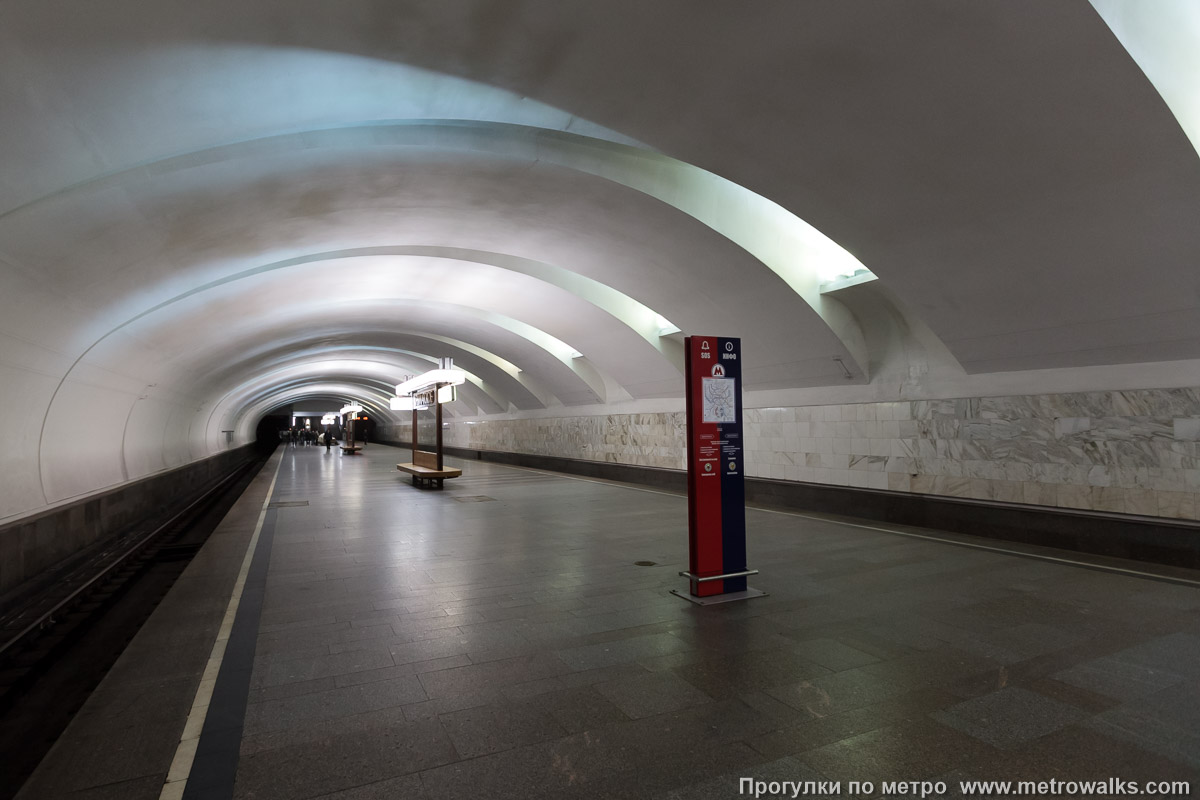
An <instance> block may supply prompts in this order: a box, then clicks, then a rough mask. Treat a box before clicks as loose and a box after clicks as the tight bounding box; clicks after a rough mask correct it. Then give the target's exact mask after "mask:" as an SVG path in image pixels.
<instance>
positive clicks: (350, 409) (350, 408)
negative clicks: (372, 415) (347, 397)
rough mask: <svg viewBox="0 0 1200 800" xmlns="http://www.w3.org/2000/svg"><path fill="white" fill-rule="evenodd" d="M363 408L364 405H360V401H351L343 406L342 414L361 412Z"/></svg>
mask: <svg viewBox="0 0 1200 800" xmlns="http://www.w3.org/2000/svg"><path fill="white" fill-rule="evenodd" d="M362 410H363V408H362V406H360V405H359V404H358V403H349V404H348V405H344V406H342V411H341V413H342V414H357V413H358V412H360V411H362Z"/></svg>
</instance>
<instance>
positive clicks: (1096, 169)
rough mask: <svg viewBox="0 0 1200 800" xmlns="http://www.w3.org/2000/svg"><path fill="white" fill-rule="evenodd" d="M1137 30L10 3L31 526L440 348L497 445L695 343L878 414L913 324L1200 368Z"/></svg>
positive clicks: (753, 8)
mask: <svg viewBox="0 0 1200 800" xmlns="http://www.w3.org/2000/svg"><path fill="white" fill-rule="evenodd" d="M1168 7H1169V9H1174V11H1172V12H1171V13H1176V14H1179V13H1184V12H1182V11H1180V9H1181V8H1183V6H1181V5H1180V4H1178V3H1174V4H1172V3H1167V4H1164V6H1162V7H1160V8H1168ZM1097 8H1098V9H1099V10H1100V11H1101V12H1103V13H1104V14H1105V16H1104V17H1103V18H1102V16H1101V14H1100V13H1098V12H1097ZM1131 13H1132V12H1130V13H1125V9H1124V8H1123V7H1121V6H1120V5H1119V4H1114V3H1102V2H1097V7H1096V8H1093V6H1092V5H1089V4H1088V3H1086V2H1082V0H1054V1H1053V2H1046V1H1045V0H986V1H982V2H971V3H963V2H960V1H959V0H911V1H910V2H891V3H878V2H874V0H803V1H802V2H798V1H797V0H763V1H762V2H755V3H749V4H746V3H723V2H695V0H656V2H652V3H647V2H644V0H604V1H603V2H594V0H593V1H592V2H583V1H582V0H512V1H511V2H496V1H495V0H449V1H446V0H424V1H422V2H414V1H407V0H406V1H404V2H397V0H339V2H336V3H331V2H327V1H325V0H253V2H246V1H245V0H237V1H236V2H234V1H233V0H208V2H203V3H194V2H193V3H185V2H182V1H181V0H107V1H106V2H97V3H79V2H74V1H70V2H68V1H67V0H5V2H3V3H0V400H2V402H3V403H4V405H5V407H6V408H7V409H13V410H15V411H16V410H19V414H20V418H21V419H22V420H23V421H22V423H21V424H20V425H19V426H16V427H17V429H16V430H15V431H13V432H12V433H11V434H10V435H9V437H8V444H9V447H10V448H11V449H10V450H9V454H10V455H9V456H7V457H6V458H8V459H10V460H8V461H6V465H5V467H4V470H3V474H2V475H0V478H3V481H2V483H3V486H2V487H0V518H3V517H6V516H13V515H16V514H20V513H23V512H27V511H29V510H31V509H36V508H38V507H41V506H44V505H46V504H48V503H54V502H56V501H60V500H63V499H66V498H70V497H74V496H77V495H79V494H81V493H84V492H87V491H90V490H92V489H96V488H99V487H103V486H107V485H111V484H114V483H119V482H121V481H124V480H129V479H132V478H135V477H138V476H140V475H144V474H147V473H150V472H153V471H156V470H159V469H163V468H166V467H170V466H175V465H178V464H181V463H185V462H187V461H190V460H194V459H196V458H200V457H203V456H205V455H208V454H210V453H213V452H216V451H219V450H221V449H223V448H224V447H226V446H228V444H227V441H226V436H225V434H224V433H223V432H224V431H234V434H233V435H232V437H231V439H230V441H232V442H233V443H235V444H236V443H238V442H242V441H246V440H247V439H248V438H249V437H250V436H252V434H253V426H254V423H255V422H256V420H257V419H258V418H259V417H261V415H262V414H263V413H265V412H267V411H268V410H270V409H271V408H274V407H278V406H280V405H282V404H285V403H292V402H302V401H306V400H307V401H311V400H314V399H318V398H349V397H355V398H357V399H360V400H362V401H364V402H366V403H368V404H369V405H370V406H371V407H372V408H379V407H380V406H382V407H386V400H387V397H388V394H389V390H390V387H391V386H392V385H394V384H395V383H397V382H398V381H399V380H401V379H402V378H403V377H404V376H405V375H406V374H411V373H416V372H421V371H424V369H426V368H428V367H429V366H430V365H431V364H432V362H433V361H434V360H436V359H437V358H439V357H443V356H451V357H453V358H454V359H455V362H456V364H457V365H458V366H460V367H462V368H463V369H465V370H467V372H468V374H469V381H468V384H467V385H466V386H464V387H463V389H462V391H461V392H460V395H459V398H460V399H459V401H458V402H457V403H455V404H454V407H453V408H452V409H451V410H450V413H452V414H458V415H466V416H478V415H487V414H499V413H513V412H520V411H534V410H539V409H547V408H555V407H558V406H563V407H581V406H597V405H602V406H605V407H612V408H617V407H622V406H623V404H624V405H629V404H631V403H634V404H635V403H636V402H637V401H642V400H648V399H653V398H670V397H678V396H680V394H681V392H682V381H681V377H680V370H681V358H682V356H681V336H682V334H681V333H673V332H671V331H672V330H674V329H676V328H678V329H681V331H682V332H683V333H693V332H694V333H708V334H719V335H728V336H740V337H742V338H743V339H744V345H743V346H744V350H745V352H746V353H747V354H748V357H749V358H750V361H749V363H748V364H747V368H746V381H747V388H748V389H749V390H766V389H782V388H796V389H802V388H804V387H821V386H828V385H832V384H844V383H847V382H850V383H859V384H867V383H869V382H871V381H872V380H873V379H875V378H876V375H875V374H873V373H874V372H875V371H877V368H878V362H879V358H878V351H879V346H878V343H875V344H873V343H872V341H871V337H870V335H868V333H869V331H870V330H871V329H872V325H871V320H869V319H864V318H863V314H864V313H865V312H864V309H872V308H876V309H877V308H879V306H880V305H881V304H882V305H884V306H887V307H889V308H891V307H897V308H902V309H903V313H904V315H906V318H907V319H909V320H910V321H911V322H912V323H913V324H919V325H920V326H921V327H922V330H924V331H926V332H927V334H928V336H930V337H934V338H935V339H936V340H937V341H938V342H939V346H941V347H943V348H944V350H945V352H946V353H947V354H948V356H947V357H948V358H950V359H951V360H952V361H953V362H954V363H955V365H956V368H958V369H961V370H962V371H963V372H964V373H966V374H978V373H989V372H999V371H1010V370H1034V369H1047V368H1070V367H1080V366H1087V365H1098V364H1121V363H1131V362H1157V361H1171V360H1176V359H1196V358H1200V279H1198V278H1197V275H1200V271H1198V270H1197V263H1198V260H1200V259H1198V254H1200V225H1197V224H1196V222H1195V220H1196V219H1197V212H1198V211H1200V159H1198V158H1197V153H1196V150H1195V148H1194V147H1193V145H1192V142H1191V141H1189V139H1188V136H1187V135H1186V133H1187V132H1186V131H1185V128H1186V125H1185V126H1184V127H1181V124H1180V123H1181V119H1179V118H1177V115H1178V113H1179V112H1178V110H1176V111H1175V113H1173V108H1174V106H1172V107H1168V105H1167V102H1166V101H1164V97H1166V98H1167V100H1170V99H1171V97H1170V90H1169V89H1164V87H1163V86H1161V85H1158V86H1157V88H1156V84H1158V83H1159V81H1158V80H1157V79H1156V81H1155V83H1153V84H1152V83H1151V80H1150V79H1148V78H1147V74H1148V73H1149V74H1151V77H1154V73H1153V72H1152V71H1151V70H1149V69H1147V72H1143V69H1142V67H1140V66H1139V64H1138V63H1135V61H1134V59H1133V58H1132V57H1131V55H1130V53H1131V52H1133V53H1134V54H1135V55H1136V54H1137V49H1136V45H1137V44H1138V43H1139V42H1140V43H1142V44H1143V45H1144V43H1145V42H1146V41H1147V37H1148V36H1151V37H1152V34H1147V32H1146V30H1145V28H1146V26H1147V24H1148V23H1146V22H1145V20H1144V19H1142V18H1141V17H1137V15H1136V14H1133V15H1132V16H1131ZM1122 14H1124V17H1122ZM1168 16H1169V14H1168ZM1106 19H1107V20H1108V21H1109V23H1110V24H1112V25H1113V27H1112V28H1110V27H1109V24H1106ZM1114 19H1115V20H1116V23H1114V22H1113V21H1114ZM1117 23H1120V24H1117ZM1151 27H1153V26H1151ZM1176 27H1178V26H1176ZM1114 31H1116V32H1117V34H1120V35H1121V37H1122V38H1121V40H1118V37H1117V35H1114ZM1131 43H1132V44H1131ZM1123 44H1124V46H1123ZM1126 48H1129V49H1128V50H1127V49H1126ZM1150 50H1151V51H1152V52H1154V49H1153V48H1150ZM1161 60H1162V59H1160V61H1161ZM1166 62H1167V63H1166V65H1165V66H1163V65H1161V64H1160V65H1159V67H1158V69H1159V71H1160V73H1161V74H1163V75H1167V76H1168V78H1169V77H1170V76H1172V75H1176V74H1177V73H1178V72H1179V70H1178V69H1177V68H1176V62H1173V61H1171V59H1170V58H1167V59H1166ZM1192 85H1194V84H1192ZM1181 91H1182V96H1184V97H1185V98H1186V97H1188V96H1190V95H1189V93H1188V91H1187V90H1186V88H1184V89H1183V90H1181ZM858 269H867V270H869V271H870V273H871V274H872V275H873V276H875V277H876V278H877V280H875V281H871V282H870V285H869V286H868V288H867V289H861V288H859V289H857V290H856V291H857V292H858V293H859V295H860V297H859V301H858V302H851V300H850V299H848V296H847V295H845V294H843V295H840V296H839V293H838V292H837V291H833V290H830V284H829V282H830V281H833V280H835V279H836V278H837V276H839V275H848V274H851V273H853V272H855V270H858ZM868 277H870V275H869V276H868ZM863 292H867V293H870V295H871V297H872V298H873V300H872V302H862V298H861V294H862V293H863ZM839 297H840V298H841V299H839ZM872 313H874V312H872ZM843 365H844V367H843ZM847 371H848V372H849V379H847V377H846V374H847Z"/></svg>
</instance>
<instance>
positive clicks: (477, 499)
mask: <svg viewBox="0 0 1200 800" xmlns="http://www.w3.org/2000/svg"><path fill="white" fill-rule="evenodd" d="M495 499H496V498H494V497H488V496H487V495H486V494H468V495H464V496H462V497H455V498H454V502H456V503H487V502H489V501H492V500H495Z"/></svg>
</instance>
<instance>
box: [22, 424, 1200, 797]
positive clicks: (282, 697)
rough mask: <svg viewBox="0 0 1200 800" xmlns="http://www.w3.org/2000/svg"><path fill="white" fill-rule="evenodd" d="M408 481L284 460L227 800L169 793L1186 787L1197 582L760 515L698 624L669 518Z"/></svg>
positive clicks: (386, 460) (486, 474)
mask: <svg viewBox="0 0 1200 800" xmlns="http://www.w3.org/2000/svg"><path fill="white" fill-rule="evenodd" d="M407 460H408V451H407V450H400V449H396V448H391V447H386V446H381V445H370V446H369V447H368V448H367V449H366V451H365V453H364V454H363V455H360V456H342V455H340V454H338V453H336V452H331V453H327V452H326V451H325V450H324V448H299V449H295V448H288V449H284V450H282V451H281V452H280V454H277V456H276V458H275V460H273V462H272V463H271V465H270V468H271V469H274V468H275V467H276V465H278V476H277V480H276V483H275V486H274V491H273V495H272V496H271V498H270V501H271V512H270V517H269V518H268V522H267V524H266V526H265V527H264V528H263V534H262V538H261V539H260V540H259V542H258V547H259V548H267V550H265V551H264V553H263V560H262V563H263V566H264V581H265V591H264V593H263V594H262V597H261V608H260V609H255V610H253V612H246V608H250V607H252V604H251V606H247V605H246V604H243V606H244V607H243V609H242V610H241V611H240V612H239V614H242V612H246V613H245V615H244V616H245V619H243V616H239V620H240V621H243V622H245V624H252V625H253V634H254V635H253V637H252V641H253V646H252V647H251V648H249V649H248V650H247V649H243V650H241V651H239V652H233V651H234V650H235V648H234V647H233V645H231V646H230V652H228V653H227V654H226V658H227V659H237V658H242V659H245V666H244V669H242V670H240V671H239V670H236V669H234V668H232V667H231V668H230V669H229V671H228V672H229V675H231V676H235V677H233V678H231V679H230V680H241V681H242V682H243V683H244V684H245V685H244V686H242V687H241V695H240V696H241V697H242V698H243V700H242V705H241V707H240V708H238V707H237V700H236V697H237V692H234V693H233V695H230V694H229V693H228V692H226V693H225V694H222V691H221V689H220V688H219V687H218V691H217V693H216V694H214V701H213V703H214V709H215V710H214V711H210V714H213V713H218V712H219V713H223V714H225V715H226V716H227V717H230V718H234V717H236V720H235V723H236V724H228V725H225V726H224V727H220V726H210V727H209V728H206V729H205V733H204V734H203V735H202V737H201V745H200V749H201V751H206V752H209V753H210V754H212V753H216V754H217V756H216V757H217V758H218V760H219V759H220V758H221V757H224V758H226V759H227V762H226V765H225V766H224V767H221V766H220V765H219V764H218V767H217V771H219V770H220V769H228V770H230V772H229V776H230V780H229V786H228V788H227V789H220V788H214V787H218V785H219V784H220V781H216V782H215V783H214V782H211V781H210V782H208V783H206V782H205V781H206V776H205V775H200V774H196V773H195V772H194V773H193V775H192V777H191V778H189V787H188V791H189V793H190V794H188V795H185V796H204V797H217V796H220V792H221V791H223V792H224V796H229V795H230V794H232V796H234V797H237V798H244V799H246V800H249V798H256V799H262V798H314V797H323V798H331V799H332V798H337V800H365V799H366V798H389V799H390V798H428V800H441V799H442V798H542V797H547V798H549V797H555V798H557V797H563V798H679V799H680V800H682V799H683V798H696V799H697V800H698V799H699V798H734V797H739V796H741V795H739V789H740V784H739V780H740V779H741V778H752V779H755V780H763V781H839V782H840V783H841V796H854V795H853V794H852V793H851V791H850V787H849V784H850V782H851V781H869V782H872V783H873V784H874V786H875V791H874V794H875V795H878V794H879V793H880V789H881V785H882V782H884V781H920V780H934V781H936V780H943V781H946V782H947V784H948V786H949V792H948V795H947V796H960V794H959V791H958V788H959V787H958V781H960V780H970V779H996V780H1012V781H1017V780H1049V779H1059V780H1079V781H1096V780H1106V779H1109V778H1119V779H1124V780H1136V781H1139V782H1145V781H1151V780H1152V781H1173V780H1182V781H1189V782H1191V783H1192V784H1193V785H1194V786H1196V787H1197V788H1194V789H1193V790H1192V791H1193V792H1196V793H1200V589H1197V588H1193V587H1190V586H1185V585H1178V584H1172V583H1167V582H1162V581H1156V580H1150V579H1145V578H1138V577H1130V576H1124V575H1116V574H1111V573H1106V572H1101V571H1095V570H1089V569H1084V568H1080V567H1076V566H1070V565H1066V564H1061V563H1052V562H1047V561H1043V560H1036V559H1031V558H1024V557H1018V556H1013V555H1005V554H1001V553H996V552H987V551H981V550H977V549H970V548H966V547H960V546H955V545H953V544H947V543H944V542H938V541H929V540H923V539H917V538H909V537H904V536H898V535H894V534H889V533H885V532H880V531H874V530H869V529H866V528H862V527H855V526H851V525H846V524H844V523H842V522H839V521H832V520H820V519H813V518H807V517H800V516H796V515H790V514H785V513H776V512H768V511H761V510H753V509H752V510H749V511H748V513H747V527H748V539H749V551H750V552H749V554H750V566H751V567H755V568H758V569H760V570H761V571H762V574H760V575H758V576H755V577H754V578H752V579H751V585H752V586H754V587H756V588H758V589H762V590H764V591H766V592H768V593H769V595H768V596H767V597H765V598H760V599H755V600H751V601H747V602H742V603H734V604H728V605H723V606H710V607H699V606H696V605H693V604H691V603H688V602H685V601H683V600H681V599H679V598H677V597H675V596H673V595H671V594H669V593H668V590H669V589H671V588H679V587H682V586H683V585H684V581H683V579H682V578H679V577H678V576H677V572H678V571H679V570H681V569H685V568H686V562H687V513H686V502H685V500H684V498H682V497H679V496H675V495H669V494H663V493H659V492H652V491H647V490H639V489H635V488H630V487H625V486H620V485H614V484H607V483H603V482H597V481H589V480H583V479H578V478H572V477H567V476H560V475H553V474H549V473H541V472H535V471H531V470H522V469H517V468H512V467H506V466H499V465H493V464H487V463H482V462H476V461H467V462H463V461H458V460H454V459H448V463H452V464H453V465H454V466H461V467H462V468H463V471H464V474H463V476H462V477H461V478H458V479H455V480H451V481H447V482H446V488H445V489H444V490H443V491H440V492H439V491H421V490H418V489H416V488H414V487H412V486H411V485H410V484H409V483H408V482H407V479H406V477H405V476H403V475H401V474H399V473H398V472H397V471H396V469H395V464H396V463H397V462H398V461H407ZM259 502H261V499H260V500H259ZM242 524H244V523H242ZM266 556H269V561H268V560H267V559H266ZM646 561H649V562H654V564H653V566H639V565H637V563H636V562H646ZM251 617H252V618H251ZM225 674H226V673H225V672H222V678H224V677H225ZM198 675H199V673H198V672H197V673H196V676H197V677H196V679H195V680H194V681H193V682H192V684H191V686H192V687H193V689H194V686H195V683H196V682H197V681H198ZM236 676H241V677H240V678H238V677H236ZM102 688H103V687H102ZM227 688H228V687H227ZM234 688H237V687H234ZM218 696H223V697H229V696H233V697H234V701H233V703H234V704H233V707H232V711H231V709H230V708H228V707H226V708H223V709H216V705H217V700H216V698H217V697H218ZM222 702H225V701H222ZM86 711H87V709H86V708H85V712H86ZM238 715H240V717H239V716H238ZM177 727H178V730H182V728H183V719H182V718H181V719H179V722H178V726H177ZM68 733H71V732H70V731H68ZM205 737H209V738H210V741H208V744H207V746H206V744H205V741H204V740H205ZM177 740H178V736H176V738H175V741H177ZM93 746H96V745H95V743H93ZM206 747H207V749H206ZM221 754H224V756H222V755H221ZM69 755H70V754H69V753H66V752H64V751H63V750H62V748H60V749H59V752H58V757H59V758H60V759H63V758H65V757H68V756H69ZM92 760H93V761H94V760H95V757H94V753H93V756H92ZM201 763H204V764H209V765H211V764H212V763H213V762H212V761H211V760H209V761H203V760H198V761H197V766H196V767H194V768H193V769H194V770H195V769H198V768H199V765H200V764H201ZM167 766H169V759H168V763H167V764H166V765H163V767H162V769H161V772H160V773H154V772H151V773H147V775H146V776H145V777H144V778H143V780H145V781H146V784H147V785H150V784H153V782H154V780H153V779H154V777H155V776H156V775H157V776H158V777H159V783H158V786H159V787H161V779H162V777H163V776H165V773H166V769H167ZM205 768H206V769H207V768H209V767H205ZM193 784H194V785H193ZM124 785H125V786H127V787H132V786H134V784H133V783H125V784H124ZM206 787H207V788H206ZM103 789H104V786H103V785H100V784H95V785H93V786H91V788H89V789H88V791H90V792H93V794H87V795H86V796H88V797H100V796H102V795H101V794H100V793H99V792H100V791H101V790H103ZM202 790H203V791H202ZM82 791H83V790H82V789H81V790H80V792H81V794H80V795H79V796H80V797H83V796H85V795H84V794H83V793H82ZM870 794H871V793H867V792H862V793H860V795H861V796H868V795H870ZM28 796H30V797H33V796H36V795H34V794H30V795H28ZM104 796H108V795H104ZM111 796H134V795H133V794H129V793H125V794H123V795H122V794H112V795H111ZM153 796H157V794H155V795H153ZM976 796H983V795H976ZM1060 796H1063V795H1060Z"/></svg>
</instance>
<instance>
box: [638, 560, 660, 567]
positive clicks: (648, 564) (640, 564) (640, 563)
mask: <svg viewBox="0 0 1200 800" xmlns="http://www.w3.org/2000/svg"><path fill="white" fill-rule="evenodd" d="M633 565H634V566H635V567H657V566H658V563H657V562H654V561H635V562H633Z"/></svg>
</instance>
